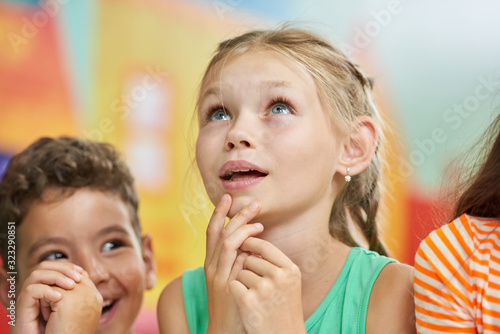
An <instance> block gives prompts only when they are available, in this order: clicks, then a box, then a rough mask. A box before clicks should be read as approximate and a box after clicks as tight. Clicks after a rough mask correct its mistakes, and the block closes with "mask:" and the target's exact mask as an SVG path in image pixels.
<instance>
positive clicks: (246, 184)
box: [222, 176, 265, 191]
mask: <svg viewBox="0 0 500 334" xmlns="http://www.w3.org/2000/svg"><path fill="white" fill-rule="evenodd" d="M264 178H265V176H258V177H252V178H242V179H238V180H235V181H229V180H226V179H222V186H223V187H224V189H226V190H228V191H229V190H244V189H247V188H250V187H253V186H255V185H257V184H258V183H259V182H260V181H262V180H263V179H264Z"/></svg>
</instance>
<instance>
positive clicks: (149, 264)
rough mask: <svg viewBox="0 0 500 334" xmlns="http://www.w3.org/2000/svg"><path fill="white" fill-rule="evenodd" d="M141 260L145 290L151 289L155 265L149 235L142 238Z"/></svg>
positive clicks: (154, 275)
mask: <svg viewBox="0 0 500 334" xmlns="http://www.w3.org/2000/svg"><path fill="white" fill-rule="evenodd" d="M142 260H143V261H144V271H145V272H144V274H145V276H146V289H148V290H149V289H152V288H153V287H154V285H155V283H156V263H155V259H154V255H153V244H152V242H151V234H146V235H144V236H142Z"/></svg>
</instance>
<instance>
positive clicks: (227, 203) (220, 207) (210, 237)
mask: <svg viewBox="0 0 500 334" xmlns="http://www.w3.org/2000/svg"><path fill="white" fill-rule="evenodd" d="M229 208H231V196H229V195H228V194H224V195H223V196H222V198H221V199H220V202H219V203H217V206H216V207H215V210H214V213H213V214H212V217H211V218H210V221H209V223H208V227H207V249H206V255H205V256H206V259H205V263H210V262H211V261H212V258H213V253H214V250H215V247H216V245H217V242H218V241H219V237H220V234H221V231H222V229H223V228H224V223H225V221H226V216H227V213H228V212H229Z"/></svg>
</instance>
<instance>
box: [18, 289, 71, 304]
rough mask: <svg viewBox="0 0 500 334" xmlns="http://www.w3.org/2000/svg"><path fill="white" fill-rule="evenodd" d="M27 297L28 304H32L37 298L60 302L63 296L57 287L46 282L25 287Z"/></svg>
mask: <svg viewBox="0 0 500 334" xmlns="http://www.w3.org/2000/svg"><path fill="white" fill-rule="evenodd" d="M24 292H25V294H26V297H30V298H26V299H25V302H26V303H28V305H25V306H28V307H29V306H32V305H33V303H36V300H37V299H38V300H41V301H45V302H48V303H50V302H58V301H59V300H61V298H62V294H61V293H60V292H59V291H57V290H56V288H54V287H51V286H48V285H46V284H30V285H29V286H27V287H26V289H25V291H24Z"/></svg>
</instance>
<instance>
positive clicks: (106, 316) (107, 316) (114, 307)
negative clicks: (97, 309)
mask: <svg viewBox="0 0 500 334" xmlns="http://www.w3.org/2000/svg"><path fill="white" fill-rule="evenodd" d="M119 304H120V301H119V300H115V301H113V302H112V304H111V308H110V309H109V310H107V311H106V312H103V313H102V314H101V319H99V326H101V325H105V324H107V323H108V322H110V321H111V319H112V318H113V316H114V314H115V313H116V310H117V309H118V305H119Z"/></svg>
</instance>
